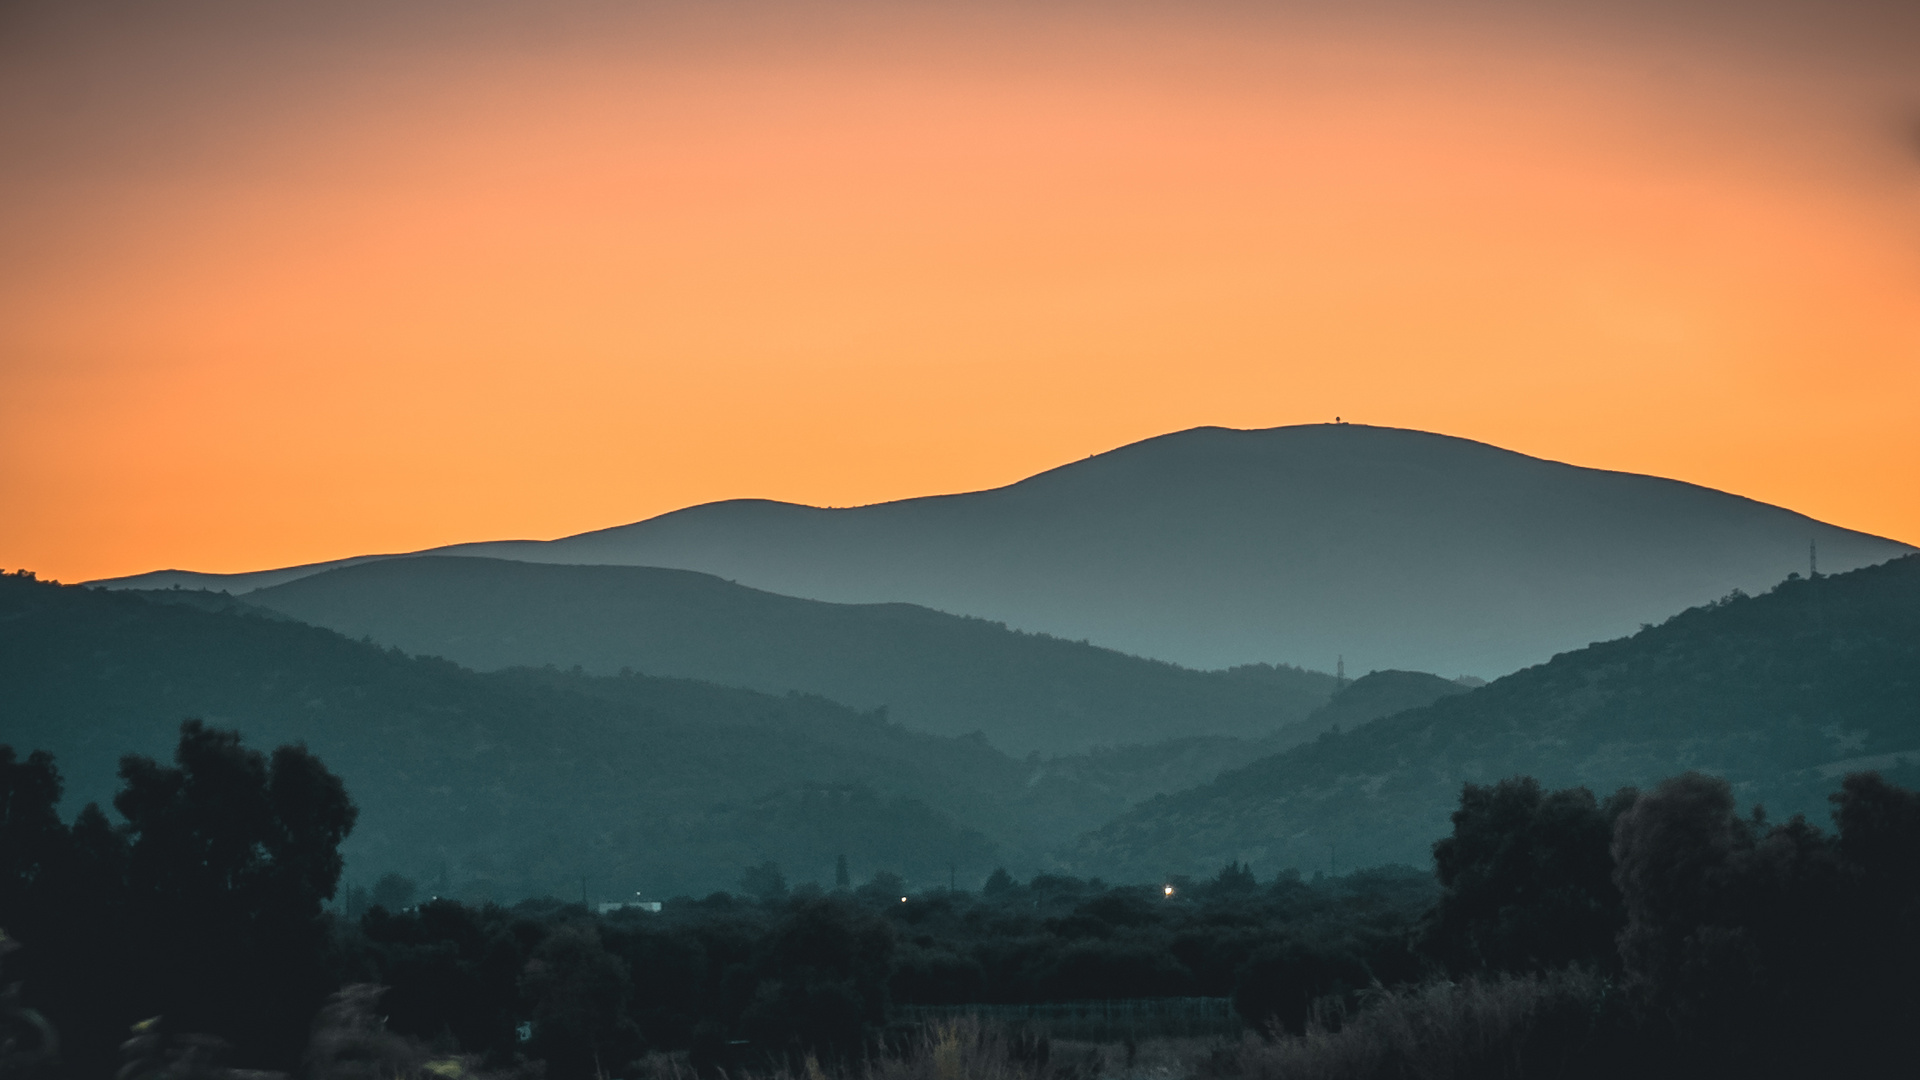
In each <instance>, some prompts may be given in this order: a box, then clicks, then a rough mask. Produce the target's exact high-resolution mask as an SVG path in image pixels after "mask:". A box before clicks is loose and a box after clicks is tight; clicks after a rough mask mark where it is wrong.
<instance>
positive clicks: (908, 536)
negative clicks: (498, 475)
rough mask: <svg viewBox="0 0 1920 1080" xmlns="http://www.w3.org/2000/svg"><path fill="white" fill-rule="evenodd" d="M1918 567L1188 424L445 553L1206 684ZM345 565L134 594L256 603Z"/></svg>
mask: <svg viewBox="0 0 1920 1080" xmlns="http://www.w3.org/2000/svg"><path fill="white" fill-rule="evenodd" d="M1810 542H1811V543H1817V544H1818V547H1819V559H1820V567H1821V569H1823V570H1826V571H1829V572H1838V571H1844V570H1850V569H1854V568H1857V567H1861V566H1866V565H1870V564H1873V563H1877V562H1882V561H1884V560H1886V559H1889V558H1893V557H1895V556H1898V555H1902V554H1905V553H1907V552H1909V551H1911V550H1913V549H1912V548H1910V547H1908V546H1906V545H1904V544H1899V543H1895V542H1893V541H1890V540H1884V539H1881V538H1878V537H1873V536H1867V535H1865V534H1862V533H1857V532H1852V531H1849V530H1846V529H1840V528H1835V527H1834V526H1831V525H1826V524H1823V523H1821V522H1818V521H1814V520H1812V519H1810V518H1807V517H1805V516H1802V515H1800V514H1796V513H1793V512H1792V511H1789V510H1783V509H1781V508H1779V507H1775V506H1768V505H1766V504H1764V503H1758V502H1754V501H1752V500H1750V499H1744V498H1740V497H1738V496H1735V495H1729V494H1726V493H1724V492H1719V491H1713V490H1711V489H1708V488H1702V487H1696V486H1694V485H1691V484H1683V483H1678V482H1675V481H1671V480H1662V479H1657V478H1654V477H1648V476H1637V475H1633V474H1629V473H1616V472H1605V471H1601V470H1597V469H1583V468H1578V467H1575V466H1572V465H1563V464H1559V463H1556V462H1551V461H1543V460H1540V459H1538V458H1532V457H1527V456H1525V455H1523V454H1516V453H1512V452H1509V451H1506V450H1501V449H1499V448H1497V447H1492V446H1488V445H1485V444H1483V443H1477V442H1471V441H1469V440H1466V439H1456V438H1449V437H1446V436H1442V435H1433V434H1428V433H1425V432H1419V431H1405V430H1399V429H1394V428H1373V427H1363V426H1361V425H1358V424H1352V425H1345V424H1321V425H1309V426H1301V427H1285V428H1273V429H1268V430H1264V431H1232V430H1227V429H1222V428H1196V429H1194V430H1191V431H1183V432H1179V433H1176V434H1172V435H1165V436H1162V437H1159V438H1155V439H1148V440H1146V441H1144V442H1139V443H1135V444H1133V445H1131V446H1125V447H1121V448H1120V449H1117V450H1114V451H1112V452H1110V453H1105V454H1099V455H1096V456H1094V457H1091V458H1088V459H1086V460H1084V461H1077V462H1074V463H1072V464H1070V465H1065V466H1062V467H1060V468H1057V469H1054V470H1051V471H1049V472H1045V473H1041V474H1039V475H1038V476H1034V477H1031V478H1029V479H1027V480H1023V481H1021V482H1019V483H1017V484H1013V485H1010V486H1008V487H1003V488H997V489H994V490H991V491H979V492H973V493H969V494H963V495H949V496H940V497H935V498H924V499H908V500H905V501H902V502H892V503H881V504H878V505H874V506H864V507H856V508H851V509H837V510H827V509H816V508H813V507H806V506H795V505H791V504H786V503H775V502H764V501H754V500H738V501H732V502H720V503H712V504H708V505H705V506H696V507H692V508H690V509H686V510H681V511H678V512H675V513H671V514H665V515H662V516H660V517H656V518H652V519H649V520H646V521H642V522H639V523H637V524H633V525H625V526H621V527H618V528H613V529H606V530H603V531H600V532H593V533H586V534H582V535H580V536H573V537H567V538H565V539H561V540H554V541H550V542H539V541H515V542H506V543H488V544H469V545H462V546H459V547H455V548H449V549H443V553H447V554H463V555H481V556H491V557H496V558H511V559H521V560H526V561H532V562H549V563H572V564H595V565H629V566H658V567H672V568H678V569H685V570H698V571H702V572H705V573H710V574H716V575H719V576H720V577H723V578H727V579H730V580H733V581H737V582H739V583H740V584H742V585H748V586H751V587H753V588H757V589H765V590H768V591H771V592H775V593H780V594H783V595H787V596H797V597H806V598H810V599H815V600H829V601H835V602H840V603H859V604H871V603H889V602H901V603H911V604H918V605H922V606H924V607H930V608H934V609H937V610H940V611H946V612H952V613H955V614H964V615H975V616H980V617H982V618H986V619H992V620H996V621H1000V622H1004V623H1006V624H1007V625H1009V626H1012V627H1016V628H1018V629H1022V630H1030V631H1037V632H1042V633H1047V634H1052V635H1055V636H1058V637H1062V638H1066V639H1069V640H1079V639H1082V638H1085V639H1087V640H1090V641H1092V642H1094V643H1096V644H1099V645H1103V646H1107V647H1109V648H1113V649H1118V650H1120V651H1122V652H1126V653H1131V654H1134V655H1138V656H1150V657H1157V658H1159V659H1162V660H1168V661H1172V662H1175V663H1179V664H1183V665H1186V666H1188V667H1193V668H1223V667H1229V666H1232V665H1236V664H1244V663H1251V662H1274V663H1279V662H1284V663H1287V664H1294V665H1299V666H1303V667H1308V668H1325V667H1327V666H1329V665H1330V664H1331V663H1332V661H1333V659H1334V657H1335V656H1336V655H1344V656H1345V657H1346V658H1347V661H1348V662H1349V663H1351V664H1355V665H1357V666H1359V667H1362V668H1379V669H1387V668H1402V669H1411V670H1420V671H1434V672H1439V673H1442V674H1445V675H1455V674H1460V673H1467V674H1476V675H1484V676H1494V675H1500V674H1504V673H1507V672H1510V671H1514V670H1516V669H1519V668H1521V667H1525V666H1527V665H1529V664H1535V663H1539V662H1541V661H1543V660H1545V659H1547V658H1548V657H1549V656H1552V655H1553V654H1555V653H1558V652H1563V651H1566V650H1568V649H1575V648H1579V647H1581V646H1584V645H1586V644H1588V643H1590V642H1594V641H1604V640H1608V639H1612V638H1616V637H1619V636H1621V635H1623V634H1628V633H1631V632H1632V631H1633V630H1634V629H1635V628H1636V627H1637V626H1639V625H1640V624H1641V623H1643V622H1652V621H1656V620H1659V619H1662V618H1665V617H1666V616H1667V615H1669V614H1671V613H1673V612H1675V611H1679V610H1682V609H1684V608H1687V607H1690V606H1693V605H1697V604H1701V603H1705V602H1707V601H1709V600H1712V599H1714V598H1716V597H1719V596H1723V595H1725V594H1726V593H1727V592H1729V591H1730V590H1733V589H1736V588H1738V589H1745V590H1747V591H1749V592H1757V591H1760V590H1764V589H1766V588H1768V587H1770V586H1772V585H1773V584H1774V583H1776V582H1778V581H1780V580H1781V579H1783V578H1784V577H1786V575H1787V574H1788V573H1789V572H1791V571H1795V570H1798V571H1802V572H1804V571H1805V570H1806V569H1807V564H1808V559H1807V556H1808V544H1809V543H1810ZM327 565H333V564H318V565H316V566H314V567H298V568H289V569H286V570H277V571H266V572H263V573H261V574H257V575H231V576H226V577H220V576H212V575H194V574H184V573H180V572H174V571H169V572H162V573H158V574H150V575H142V576H141V577H139V578H133V579H127V580H126V581H125V582H122V583H121V584H128V585H135V586H143V587H152V586H158V587H166V586H168V585H172V584H176V583H180V584H186V585H188V586H189V587H192V586H196V585H204V586H205V587H208V588H212V589H223V588H224V589H228V590H230V591H232V592H234V593H235V594H239V593H241V592H244V591H246V590H248V589H252V588H257V587H261V586H264V585H268V584H273V583H277V582H282V581H286V580H291V579H292V578H294V577H298V576H304V575H306V574H310V573H314V572H317V570H319V569H323V568H325V567H326V566H327Z"/></svg>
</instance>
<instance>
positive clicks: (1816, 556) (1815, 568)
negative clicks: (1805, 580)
mask: <svg viewBox="0 0 1920 1080" xmlns="http://www.w3.org/2000/svg"><path fill="white" fill-rule="evenodd" d="M1807 576H1808V577H1810V578H1817V577H1819V576H1820V545H1819V544H1818V543H1817V542H1816V541H1813V540H1809V541H1807Z"/></svg>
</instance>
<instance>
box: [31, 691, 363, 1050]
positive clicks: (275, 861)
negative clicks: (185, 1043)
mask: <svg viewBox="0 0 1920 1080" xmlns="http://www.w3.org/2000/svg"><path fill="white" fill-rule="evenodd" d="M174 761H175V764H174V765H173V766H171V767H169V766H163V765H161V764H159V763H157V762H155V761H153V760H151V759H149V758H144V757H140V756H137V755H132V756H128V757H127V758H126V759H124V760H123V762H122V764H121V770H120V772H121V777H122V780H123V787H122V790H121V792H120V795H119V797H118V798H116V799H115V800H114V805H115V808H116V809H117V810H119V812H120V813H121V814H122V815H123V817H124V818H125V823H124V824H121V825H118V826H115V825H111V824H109V823H108V821H107V818H106V816H105V815H104V814H103V813H101V811H100V810H99V808H98V807H97V806H94V805H91V804H90V805H88V806H87V807H86V809H84V810H82V811H81V813H80V814H79V816H78V817H77V819H76V820H75V822H74V824H73V825H72V826H70V827H69V826H66V825H64V824H62V823H61V822H60V820H59V817H58V816H57V814H56V812H55V807H56V806H57V804H58V801H59V798H60V788H61V784H60V778H59V774H58V772H57V771H56V770H55V769H54V766H53V762H52V760H51V759H50V758H49V757H48V756H47V755H45V754H42V753H35V754H33V755H30V756H29V757H28V758H27V760H26V761H24V762H22V761H19V760H18V759H17V757H16V755H15V753H14V751H13V750H12V749H11V748H10V747H4V746H0V795H3V796H4V802H5V807H6V813H5V820H4V822H0V829H4V830H5V831H6V834H7V835H6V836H5V840H6V842H5V843H3V844H0V925H4V926H5V927H6V928H7V929H8V931H9V932H11V933H12V934H14V935H16V936H18V937H19V938H21V939H22V940H24V941H25V942H26V943H27V944H26V948H25V949H24V950H23V957H22V958H23V961H24V962H23V964H22V965H21V966H22V975H23V977H24V981H25V985H26V987H27V994H28V1000H29V1001H30V1002H32V1003H35V1004H38V1005H39V1006H40V1007H41V1008H42V1010H43V1011H44V1012H45V1014H46V1015H47V1016H48V1017H49V1018H50V1019H51V1020H52V1021H53V1022H54V1023H55V1025H56V1026H57V1027H58V1028H59V1029H60V1030H61V1031H62V1032H63V1033H64V1035H65V1049H64V1052H63V1053H64V1056H65V1058H66V1061H67V1063H68V1066H69V1067H70V1068H71V1069H72V1070H73V1071H74V1072H76V1073H88V1072H92V1073H95V1074H98V1075H104V1074H105V1073H106V1072H107V1071H109V1069H110V1063H111V1061H112V1060H113V1058H114V1056H115V1054H114V1048H115V1047H116V1046H117V1044H118V1043H119V1041H120V1039H121V1037H122V1036H123V1034H124V1032H125V1031H126V1025H127V1024H128V1023H129V1022H130V1021H132V1020H135V1019H139V1018H141V1017H147V1016H154V1015H164V1016H165V1017H166V1027H167V1029H169V1030H173V1031H183V1032H186V1031H191V1032H202V1033H210V1034H211V1035H214V1036H218V1037H220V1038H221V1039H222V1040H223V1041H224V1042H225V1043H229V1044H231V1046H232V1048H233V1051H234V1053H235V1054H236V1055H238V1056H239V1057H241V1058H243V1059H246V1060H250V1061H253V1062H258V1063H266V1064H272V1065H278V1066H282V1067H286V1066H291V1065H292V1064H294V1063H296V1062H297V1061H298V1059H299V1053H300V1050H301V1048H302V1046H303V1045H304V1044H305V1042H306V1035H307V1026H308V1024H309V1022H310V1020H311V1018H312V1016H313V1013H314V1010H315V1009H316V1008H317V1007H318V1005H319V1004H320V1002H321V1001H322V1000H323V999H324V998H325V997H326V995H327V994H328V993H330V992H331V991H332V990H333V989H334V988H335V987H336V986H337V982H336V980H335V972H334V970H333V965H332V964H331V963H330V961H329V953H330V945H329V940H330V931H329V925H330V920H329V918H328V917H327V916H326V914H325V913H324V912H323V910H322V905H323V904H324V903H325V901H327V900H328V899H329V898H331V897H332V896H333V894H334V889H335V886H336V885H337V883H338V881H339V877H340V870H341V860H340V855H339V846H340V842H341V841H342V840H343V839H344V838H345V836H346V835H347V833H348V832H349V831H350V830H351V829H352V828H353V822H354V817H355V809H354V806H353V804H352V802H350V801H349V800H348V798H347V794H346V789H345V788H344V786H343V785H342V784H341V783H340V781H339V779H338V778H337V777H335V776H334V775H333V774H331V773H329V772H328V771H327V770H326V768H325V767H324V766H323V765H322V764H321V763H320V761H319V760H318V759H317V758H315V757H314V756H313V755H312V754H310V753H308V752H307V751H306V749H305V748H303V747H299V746H282V747H280V748H279V749H277V750H275V751H274V752H273V754H272V756H271V757H270V758H269V757H267V756H264V755H262V754H260V753H258V752H257V751H252V750H248V749H246V748H245V747H243V746H242V745H241V744H240V739H239V736H238V735H237V734H235V733H233V732H230V731H220V730H217V729H213V728H208V727H206V726H205V725H203V724H201V723H200V722H198V721H188V722H187V723H186V724H184V725H182V727H181V729H180V739H179V743H178V746H177V748H176V750H175V754H174ZM154 1038H160V1035H158V1034H156V1035H155V1036H154ZM158 1045H159V1044H156V1046H158ZM156 1052H158V1051H157V1050H156Z"/></svg>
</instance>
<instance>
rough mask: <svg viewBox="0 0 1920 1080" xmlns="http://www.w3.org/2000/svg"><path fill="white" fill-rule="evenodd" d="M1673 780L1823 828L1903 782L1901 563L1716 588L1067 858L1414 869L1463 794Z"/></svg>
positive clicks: (1159, 868)
mask: <svg viewBox="0 0 1920 1080" xmlns="http://www.w3.org/2000/svg"><path fill="white" fill-rule="evenodd" d="M1355 685H1356V686H1357V685H1358V684H1357V683H1356V684H1355ZM1337 700H1338V699H1336V702H1337ZM1688 769H1698V770H1701V771H1704V772H1710V773H1716V774H1719V775H1722V776H1725V777H1727V778H1728V779H1729V780H1731V781H1732V782H1733V784H1734V789H1735V791H1736V792H1737V793H1738V795H1739V797H1740V799H1741V800H1742V802H1745V803H1764V804H1765V806H1766V808H1767V810H1768V811H1769V812H1770V813H1771V814H1772V816H1774V817H1775V818H1785V817H1787V816H1789V815H1791V814H1795V813H1803V814H1806V815H1807V817H1808V818H1809V820H1812V821H1814V822H1815V823H1816V824H1822V825H1824V824H1826V822H1827V810H1828V806H1827V804H1826V801H1825V799H1826V796H1827V794H1828V793H1830V792H1832V791H1834V790H1836V788H1837V786H1838V783H1839V780H1840V778H1841V776H1843V775H1844V774H1846V773H1848V772H1853V771H1860V770H1867V769H1876V770H1879V771H1880V772H1881V773H1883V774H1884V775H1886V776H1887V778H1888V779H1890V780H1893V781H1895V782H1897V783H1900V784H1904V785H1907V786H1914V785H1915V784H1916V783H1920V556H1911V555H1910V556H1906V557H1904V558H1900V559H1897V560H1894V561H1892V562H1889V563H1885V564H1883V565H1880V566H1875V567H1871V568H1868V569H1864V570H1858V571H1854V572H1852V573H1849V574H1844V575H1838V576H1833V577H1819V578H1813V579H1801V578H1797V577H1796V578H1794V579H1791V580H1788V581H1786V582H1784V583H1782V584H1781V585H1779V586H1777V587H1776V588H1774V589H1773V590H1772V591H1770V592H1768V593H1767V594H1766V595H1764V596H1758V597H1748V596H1743V595H1738V594H1734V595H1730V596H1728V597H1726V598H1724V599H1723V600H1721V601H1718V602H1716V603H1713V604H1708V605H1704V606H1701V607H1697V608H1694V609H1691V610H1688V611H1686V612H1683V613H1681V614H1680V615H1677V616H1674V617H1673V618H1671V619H1669V620H1667V621H1666V622H1664V623H1663V624H1661V625H1660V626H1657V627H1650V628H1648V629H1646V630H1642V631H1641V632H1640V633H1638V634H1635V635H1633V636H1632V637H1630V638H1625V639H1621V640H1618V641H1609V642H1606V643H1603V644H1598V645H1593V646H1590V647H1588V648H1585V649H1581V650H1579V651H1577V652H1571V653H1566V654H1563V655H1560V656H1556V657H1554V658H1553V660H1551V661H1550V662H1548V663H1545V664H1541V665H1539V666H1537V667H1532V668H1528V669H1526V670H1524V671H1520V672H1516V673H1514V674H1512V675H1509V676H1507V677H1505V678H1503V679H1498V680H1496V681H1494V682H1493V683H1490V684H1488V685H1487V686H1485V687H1482V688H1480V689H1477V690H1474V691H1471V692H1469V693H1464V694H1458V695H1451V696H1448V697H1444V698H1441V699H1439V700H1437V701H1435V702H1433V703H1432V704H1430V705H1427V706H1425V707H1423V708H1416V709H1412V710H1410V711H1406V712H1401V713H1398V714H1396V715H1393V716H1390V717H1388V718H1385V719H1381V720H1377V721H1374V722H1372V723H1369V724H1365V725H1363V726H1361V727H1359V728H1356V729H1352V730H1347V731H1345V732H1340V733H1333V732H1329V733H1328V734H1325V735H1322V736H1320V737H1319V738H1318V739H1317V740H1315V741H1314V742H1312V743H1309V744H1306V745H1302V746H1299V747H1296V748H1294V749H1292V750H1289V751H1286V752H1283V753H1280V754H1276V755H1274V756H1272V757H1268V758H1264V759H1262V760H1260V761H1257V762H1255V763H1253V764H1251V765H1248V766H1246V767H1245V768H1241V769H1238V770H1234V771H1231V772H1228V773H1225V774H1223V775H1222V776H1220V777H1219V778H1218V779H1217V780H1215V781H1213V782H1212V783H1210V784H1206V785H1203V786H1200V787H1196V788H1194V789H1191V790H1188V791H1181V792H1175V793H1172V794H1169V795H1165V796H1162V797H1159V798H1156V799H1152V800H1148V801H1147V802H1144V803H1142V804H1140V805H1139V806H1137V807H1135V808H1134V809H1133V810H1131V811H1129V812H1128V813H1126V814H1125V815H1123V816H1121V817H1120V818H1119V819H1117V820H1116V821H1114V822H1112V823H1110V824H1108V825H1107V826H1105V827H1103V828H1101V829H1099V830H1098V831H1096V832H1093V833H1091V834H1090V835H1088V836H1085V837H1083V838H1082V839H1081V840H1080V842H1079V843H1078V844H1077V845H1076V846H1075V847H1074V849H1073V850H1072V854H1071V856H1070V859H1069V862H1070V863H1071V864H1073V865H1077V866H1080V867H1098V868H1099V872H1101V873H1104V874H1107V875H1110V876H1112V877H1115V878H1117V879H1119V880H1144V879H1146V878H1149V877H1153V876H1157V875H1161V874H1168V873H1188V874H1197V873H1205V872H1211V871H1213V870H1216V869H1218V868H1219V867H1220V866H1221V865H1223V864H1225V863H1226V862H1228V861H1231V860H1242V861H1246V862H1250V863H1252V864H1253V865H1254V866H1255V867H1256V868H1259V869H1262V870H1265V871H1272V870H1275V869H1278V868H1281V867H1287V866H1294V867H1299V868H1303V869H1312V868H1316V867H1325V866H1327V865H1328V863H1329V860H1330V859H1333V860H1337V862H1338V864H1339V865H1343V866H1364V865H1369V864H1373V863H1384V862H1406V863H1412V864H1415V865H1424V864H1425V863H1426V861H1427V859H1428V858H1429V847H1430V845H1431V844H1432V842H1433V840H1434V838H1435V837H1438V836H1442V835H1444V834H1445V833H1446V832H1447V820H1448V815H1449V814H1450V813H1451V812H1452V810H1453V809H1454V808H1455V807H1456V806H1457V805H1458V801H1459V795H1460V787H1461V785H1462V783H1465V782H1475V783H1489V782H1492V781H1494V780H1497V779H1499V778H1501V777H1506V776H1513V775H1519V774H1526V775H1531V776H1533V777H1536V778H1537V779H1539V780H1540V781H1541V782H1542V783H1543V784H1546V785H1548V786H1550V787H1565V786H1571V785H1575V784H1579V785H1585V786H1586V787H1588V788H1590V789H1592V790H1593V791H1594V792H1595V793H1597V794H1601V795H1605V794H1608V793H1610V792H1612V791H1613V790H1615V789H1617V788H1619V787H1622V786H1627V785H1633V786H1645V785H1649V784H1651V783H1653V782H1654V781H1656V780H1659V779H1661V778H1663V777H1667V776H1671V775H1674V774H1676V773H1679V772H1683V771H1685V770H1688Z"/></svg>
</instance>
